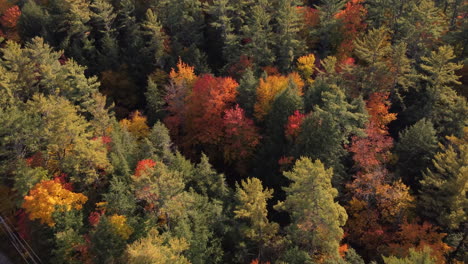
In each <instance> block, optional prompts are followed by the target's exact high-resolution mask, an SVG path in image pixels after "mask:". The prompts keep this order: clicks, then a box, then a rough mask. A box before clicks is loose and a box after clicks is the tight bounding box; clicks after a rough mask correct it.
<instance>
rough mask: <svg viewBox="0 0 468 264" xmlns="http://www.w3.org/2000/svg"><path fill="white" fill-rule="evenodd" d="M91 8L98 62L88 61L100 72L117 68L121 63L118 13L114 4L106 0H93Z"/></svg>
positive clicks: (90, 65) (91, 21)
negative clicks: (117, 25)
mask: <svg viewBox="0 0 468 264" xmlns="http://www.w3.org/2000/svg"><path fill="white" fill-rule="evenodd" d="M90 9H91V11H92V13H91V20H90V24H91V25H92V29H93V30H92V32H93V34H94V36H93V37H94V39H95V44H96V55H95V57H94V58H95V59H96V60H97V62H98V63H97V64H95V63H88V65H89V67H90V68H91V69H97V70H98V72H101V71H104V70H109V69H115V68H116V66H117V65H118V64H119V47H118V43H117V37H116V34H117V32H116V29H115V24H114V22H115V19H116V16H117V15H116V13H115V12H114V8H113V7H112V5H111V4H110V3H108V2H107V1H105V0H95V1H93V3H92V4H91V5H90ZM89 59H93V58H89ZM90 62H91V61H90ZM96 67H97V68H96Z"/></svg>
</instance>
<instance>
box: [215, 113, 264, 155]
mask: <svg viewBox="0 0 468 264" xmlns="http://www.w3.org/2000/svg"><path fill="white" fill-rule="evenodd" d="M223 125H224V129H225V130H224V131H225V134H224V144H223V146H224V158H225V160H226V161H235V160H241V159H245V158H248V157H250V156H252V154H253V152H254V150H255V147H256V146H257V145H258V143H259V139H260V135H259V133H258V129H257V128H256V127H255V125H254V123H253V121H252V120H251V119H249V118H247V117H246V116H245V111H244V110H243V109H242V108H240V107H239V105H236V106H235V107H234V108H232V109H228V110H226V111H225V112H224V124H223Z"/></svg>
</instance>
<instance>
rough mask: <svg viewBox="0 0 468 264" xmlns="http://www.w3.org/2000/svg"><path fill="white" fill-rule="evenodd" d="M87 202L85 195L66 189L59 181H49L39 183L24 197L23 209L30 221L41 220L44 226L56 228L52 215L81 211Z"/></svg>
mask: <svg viewBox="0 0 468 264" xmlns="http://www.w3.org/2000/svg"><path fill="white" fill-rule="evenodd" d="M87 200H88V198H87V197H86V196H84V195H83V194H81V193H74V192H71V191H69V190H67V189H65V188H64V187H63V185H62V184H61V183H60V181H59V180H48V181H41V182H39V183H37V184H36V185H35V186H34V187H33V188H32V189H31V191H29V195H27V196H25V197H24V202H23V205H22V207H23V208H24V209H25V210H26V212H27V213H28V215H29V219H31V220H34V219H39V220H40V221H41V223H43V224H47V225H49V226H54V225H55V222H54V219H53V218H52V214H53V213H54V212H55V211H56V210H59V211H70V210H72V209H76V210H80V209H81V208H82V207H83V204H84V203H85V202H86V201H87Z"/></svg>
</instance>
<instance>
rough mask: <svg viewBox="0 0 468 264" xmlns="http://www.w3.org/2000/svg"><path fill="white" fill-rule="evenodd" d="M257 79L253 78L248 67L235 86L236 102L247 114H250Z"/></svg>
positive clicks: (255, 92)
mask: <svg viewBox="0 0 468 264" xmlns="http://www.w3.org/2000/svg"><path fill="white" fill-rule="evenodd" d="M257 83H258V80H257V79H256V78H255V76H254V74H253V71H252V69H250V68H248V69H247V70H246V71H245V72H244V74H243V75H242V77H241V79H240V81H239V86H238V87H237V98H236V102H237V103H239V105H240V107H241V108H242V109H244V110H245V112H246V114H247V116H252V115H253V111H254V104H255V95H256V94H257Z"/></svg>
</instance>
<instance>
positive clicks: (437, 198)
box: [420, 128, 468, 230]
mask: <svg viewBox="0 0 468 264" xmlns="http://www.w3.org/2000/svg"><path fill="white" fill-rule="evenodd" d="M447 140H448V141H449V143H448V145H447V146H443V145H441V146H440V148H441V150H442V151H441V152H438V153H437V154H436V155H435V156H434V159H433V161H432V162H433V165H434V169H428V170H427V171H426V172H425V173H423V179H422V180H421V182H420V183H421V194H420V206H421V208H422V209H423V210H422V211H421V213H422V214H423V215H424V216H426V217H428V218H429V219H431V220H433V221H435V222H437V223H438V224H439V225H440V226H443V227H445V228H447V229H450V230H457V229H459V228H462V227H463V225H464V224H465V223H466V221H467V210H468V199H467V197H466V183H467V181H468V173H467V166H466V164H467V163H468V145H467V141H468V131H467V129H466V128H465V129H464V135H463V137H462V138H457V137H454V136H451V137H447Z"/></svg>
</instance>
